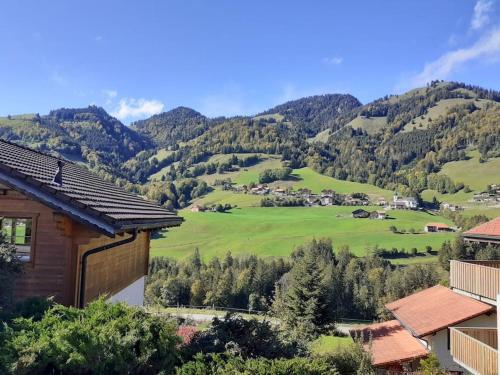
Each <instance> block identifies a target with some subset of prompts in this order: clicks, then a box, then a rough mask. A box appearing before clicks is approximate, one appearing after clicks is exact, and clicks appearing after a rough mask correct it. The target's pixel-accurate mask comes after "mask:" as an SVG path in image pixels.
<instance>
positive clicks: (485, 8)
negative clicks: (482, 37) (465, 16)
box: [470, 0, 494, 30]
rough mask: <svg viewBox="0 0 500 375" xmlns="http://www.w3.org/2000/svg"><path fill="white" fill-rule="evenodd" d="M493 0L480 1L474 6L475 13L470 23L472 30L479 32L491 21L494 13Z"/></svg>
mask: <svg viewBox="0 0 500 375" xmlns="http://www.w3.org/2000/svg"><path fill="white" fill-rule="evenodd" d="M493 4H494V1H493V0H478V1H477V2H476V5H475V6H474V13H473V15H472V19H471V22H470V28H471V29H472V30H479V29H481V28H483V27H484V26H486V25H487V24H488V22H489V21H490V13H491V12H492V11H493Z"/></svg>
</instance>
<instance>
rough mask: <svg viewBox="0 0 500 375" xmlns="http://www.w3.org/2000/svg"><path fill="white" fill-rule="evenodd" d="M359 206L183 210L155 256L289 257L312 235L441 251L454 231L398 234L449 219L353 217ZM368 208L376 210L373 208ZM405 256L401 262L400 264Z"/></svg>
mask: <svg viewBox="0 0 500 375" xmlns="http://www.w3.org/2000/svg"><path fill="white" fill-rule="evenodd" d="M354 209H356V207H347V206H330V207H275V208H261V207H245V208H236V209H233V210H231V211H230V212H227V213H214V212H190V211H189V210H183V211H181V212H180V213H179V214H180V215H181V216H182V217H183V218H184V219H185V222H184V223H183V224H182V225H181V226H180V227H178V228H171V229H170V230H169V231H168V232H161V233H160V234H159V235H158V236H157V237H156V238H154V239H153V240H152V241H151V249H152V255H153V256H169V257H173V258H177V259H181V258H185V257H186V256H189V255H190V254H192V252H193V251H194V249H195V248H198V249H199V250H200V252H201V255H202V257H203V258H204V259H205V260H208V259H210V258H212V257H214V256H224V255H225V254H226V253H227V251H231V252H232V254H233V255H245V254H256V255H259V256H288V255H290V253H291V252H292V251H293V249H294V248H295V247H296V246H298V245H300V244H303V243H305V242H307V241H310V240H312V239H313V238H322V237H327V238H331V239H332V241H333V245H334V248H338V247H339V246H341V245H348V246H349V247H350V249H351V251H353V252H354V253H355V254H357V255H360V256H362V255H365V254H366V253H367V251H369V250H368V249H371V248H373V247H374V246H376V245H379V246H381V247H385V248H389V249H390V248H392V247H396V248H399V249H401V248H405V249H406V250H407V251H409V250H410V249H411V248H414V247H415V248H417V249H418V250H419V251H421V252H423V251H424V250H425V247H426V246H427V245H430V246H432V248H433V249H437V248H439V247H440V246H441V244H442V243H443V242H444V241H445V240H450V239H452V238H453V236H454V234H450V233H415V234H410V233H407V234H396V233H393V232H392V231H391V230H390V229H389V228H390V227H391V226H392V225H394V226H396V227H397V228H398V229H399V230H401V229H405V230H406V231H410V230H411V229H414V230H415V231H416V232H422V231H423V227H424V225H425V224H426V223H427V222H431V221H439V222H444V223H448V224H451V222H450V221H449V220H446V219H444V218H441V217H437V216H434V215H431V214H428V213H425V212H420V211H390V212H389V216H390V219H387V220H370V219H354V218H352V217H351V212H352V211H353V210H354ZM369 209H372V210H374V209H376V207H370V208H369ZM432 258H433V257H431V256H425V257H416V258H408V259H405V260H409V262H412V261H413V260H414V259H415V261H417V259H418V261H423V259H426V261H430V260H432ZM401 261H403V260H399V262H401Z"/></svg>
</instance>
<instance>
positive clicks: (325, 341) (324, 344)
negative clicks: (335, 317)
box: [310, 336, 354, 355]
mask: <svg viewBox="0 0 500 375" xmlns="http://www.w3.org/2000/svg"><path fill="white" fill-rule="evenodd" d="M353 342H354V341H353V340H352V338H351V337H350V336H345V337H339V336H320V337H319V338H317V339H316V340H315V341H313V342H312V343H311V347H310V350H311V352H312V353H313V354H316V355H323V354H330V353H333V352H335V351H336V350H337V349H339V348H342V347H346V346H348V345H350V344H352V343H353Z"/></svg>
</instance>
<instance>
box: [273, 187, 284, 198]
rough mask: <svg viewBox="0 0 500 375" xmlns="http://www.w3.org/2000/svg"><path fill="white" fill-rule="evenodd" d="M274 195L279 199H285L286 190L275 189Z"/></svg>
mask: <svg viewBox="0 0 500 375" xmlns="http://www.w3.org/2000/svg"><path fill="white" fill-rule="evenodd" d="M273 193H274V195H276V196H278V197H284V196H285V195H286V190H285V189H281V188H276V189H274V191H273Z"/></svg>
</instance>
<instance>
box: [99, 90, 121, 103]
mask: <svg viewBox="0 0 500 375" xmlns="http://www.w3.org/2000/svg"><path fill="white" fill-rule="evenodd" d="M101 93H102V94H103V95H104V98H105V99H106V105H110V104H111V103H112V102H113V99H115V98H116V97H117V95H118V91H116V90H109V89H103V90H101Z"/></svg>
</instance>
